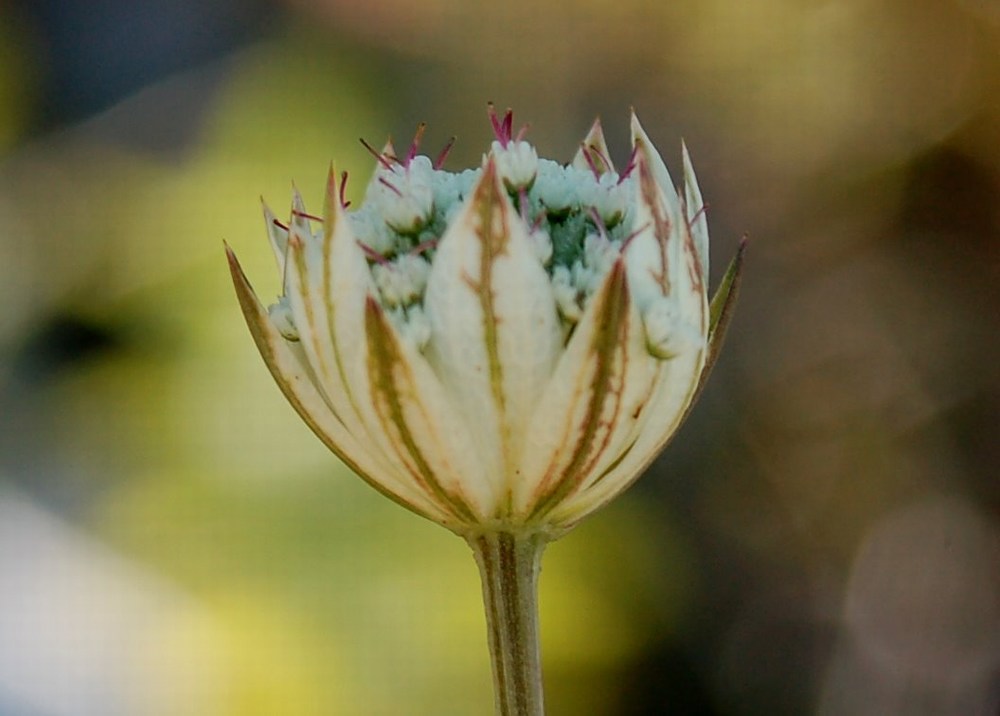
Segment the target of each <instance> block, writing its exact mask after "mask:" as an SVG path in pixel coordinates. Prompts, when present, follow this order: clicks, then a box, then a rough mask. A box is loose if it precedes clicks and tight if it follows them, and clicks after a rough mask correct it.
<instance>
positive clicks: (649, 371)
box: [515, 261, 659, 522]
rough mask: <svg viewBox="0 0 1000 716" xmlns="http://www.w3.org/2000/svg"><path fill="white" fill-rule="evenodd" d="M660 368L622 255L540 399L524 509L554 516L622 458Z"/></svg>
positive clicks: (519, 501) (519, 498) (535, 515)
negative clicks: (650, 349) (560, 506)
mask: <svg viewBox="0 0 1000 716" xmlns="http://www.w3.org/2000/svg"><path fill="white" fill-rule="evenodd" d="M658 368H659V365H658V362H657V361H656V360H655V359H654V358H653V357H652V356H650V355H649V353H648V352H647V351H646V348H645V338H644V335H643V330H642V323H641V320H640V317H639V313H638V310H637V307H636V306H635V304H634V302H633V301H632V299H631V294H630V291H629V288H628V279H627V277H626V269H625V267H624V265H623V263H622V262H620V261H619V262H616V263H615V264H614V266H613V267H612V268H611V270H610V271H609V272H608V274H607V276H606V277H605V279H604V282H603V284H602V285H601V287H600V288H599V289H598V291H597V293H596V294H595V295H594V296H593V298H592V299H591V302H590V304H589V305H588V306H587V309H586V311H585V312H584V315H583V318H582V319H581V321H580V323H579V325H578V326H577V328H576V330H575V331H574V333H573V335H572V337H571V338H570V341H569V345H568V346H567V348H566V352H565V353H564V354H563V356H562V357H561V359H560V360H559V363H558V365H557V366H556V369H555V372H554V374H553V377H552V379H551V380H550V382H549V384H548V385H547V386H546V389H545V392H544V393H543V394H542V397H541V400H540V401H539V404H538V409H537V411H536V413H535V416H534V419H533V421H532V424H531V427H530V428H529V437H528V440H529V442H528V444H527V446H526V451H525V455H524V459H523V464H522V467H521V473H522V478H521V482H520V485H519V489H518V491H517V492H516V493H515V508H516V510H517V513H518V514H519V516H521V517H522V518H523V519H526V520H527V521H534V520H543V521H546V522H547V521H549V520H548V518H547V517H546V513H547V512H548V511H549V510H552V509H554V508H555V507H556V506H557V505H558V504H559V503H560V502H561V501H563V500H566V499H567V498H569V497H570V496H571V495H573V494H574V493H575V492H576V491H578V490H579V489H581V487H583V486H585V485H587V484H589V482H590V481H592V480H593V479H596V477H597V476H599V475H600V474H601V473H602V472H603V471H604V470H605V469H606V468H607V467H608V466H609V465H610V464H612V463H613V462H614V461H615V460H616V458H617V457H618V455H619V454H620V452H621V451H622V450H623V449H624V448H625V447H626V445H627V442H628V441H629V440H630V436H631V434H632V432H633V430H634V427H635V425H636V423H637V421H640V420H642V419H643V416H644V413H645V410H646V403H647V401H648V396H649V391H650V389H651V388H652V384H653V380H654V378H655V376H656V373H657V370H658Z"/></svg>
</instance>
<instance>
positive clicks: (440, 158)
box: [434, 137, 458, 169]
mask: <svg viewBox="0 0 1000 716" xmlns="http://www.w3.org/2000/svg"><path fill="white" fill-rule="evenodd" d="M456 139H458V137H452V138H451V139H449V140H448V142H447V144H445V145H444V149H442V150H441V153H440V154H438V155H437V159H435V160H434V168H435V169H440V168H441V167H443V166H444V160H445V159H447V158H448V152H450V151H451V148H452V147H454V146H455V140H456Z"/></svg>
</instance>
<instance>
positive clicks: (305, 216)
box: [292, 209, 323, 223]
mask: <svg viewBox="0 0 1000 716" xmlns="http://www.w3.org/2000/svg"><path fill="white" fill-rule="evenodd" d="M292 216H299V217H301V218H303V219H311V220H312V221H319V222H321V223H322V221H323V219H322V218H320V217H318V216H315V215H313V214H307V213H306V212H304V211H298V210H297V209H292Z"/></svg>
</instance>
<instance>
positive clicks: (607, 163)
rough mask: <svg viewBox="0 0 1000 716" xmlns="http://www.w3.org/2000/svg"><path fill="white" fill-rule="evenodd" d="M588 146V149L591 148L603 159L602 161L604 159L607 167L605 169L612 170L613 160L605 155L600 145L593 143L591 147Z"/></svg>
mask: <svg viewBox="0 0 1000 716" xmlns="http://www.w3.org/2000/svg"><path fill="white" fill-rule="evenodd" d="M587 148H588V149H589V150H590V151H592V152H593V153H594V154H596V155H597V158H598V159H600V160H601V161H602V162H603V163H604V168H605V169H606V170H607V171H611V166H612V165H611V160H610V159H608V158H607V157H606V156H604V152H602V151H601V149H600V147H595V146H594V145H593V144H591V145H590V146H589V147H587Z"/></svg>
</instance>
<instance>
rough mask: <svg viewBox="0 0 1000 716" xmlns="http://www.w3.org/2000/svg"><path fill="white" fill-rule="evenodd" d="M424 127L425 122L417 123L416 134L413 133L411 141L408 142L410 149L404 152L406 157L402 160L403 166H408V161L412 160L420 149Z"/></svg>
mask: <svg viewBox="0 0 1000 716" xmlns="http://www.w3.org/2000/svg"><path fill="white" fill-rule="evenodd" d="M426 129H427V122H421V123H420V124H418V125H417V131H416V134H414V135H413V141H412V142H410V149H409V151H407V152H406V159H405V161H403V166H404V167H408V166H410V162H412V161H413V158H414V157H415V156H417V150H418V149H420V140H421V139H422V138H423V136H424V130H426Z"/></svg>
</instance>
